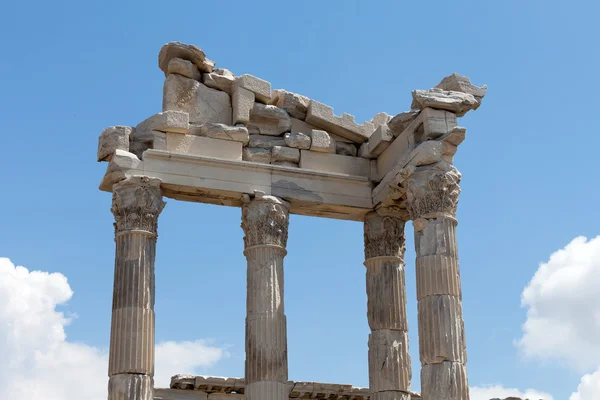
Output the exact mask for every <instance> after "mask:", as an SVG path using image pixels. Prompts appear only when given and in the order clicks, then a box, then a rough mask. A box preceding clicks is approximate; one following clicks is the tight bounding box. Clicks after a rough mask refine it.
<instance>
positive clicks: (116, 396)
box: [108, 374, 154, 400]
mask: <svg viewBox="0 0 600 400" xmlns="http://www.w3.org/2000/svg"><path fill="white" fill-rule="evenodd" d="M153 398H154V379H153V378H152V377H151V376H148V375H133V374H119V375H113V376H111V377H110V378H109V380H108V400H153Z"/></svg>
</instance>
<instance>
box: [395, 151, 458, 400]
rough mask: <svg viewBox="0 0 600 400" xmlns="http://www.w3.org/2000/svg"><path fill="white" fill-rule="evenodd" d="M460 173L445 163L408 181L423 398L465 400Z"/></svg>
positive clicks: (423, 171)
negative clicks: (459, 247) (458, 239)
mask: <svg viewBox="0 0 600 400" xmlns="http://www.w3.org/2000/svg"><path fill="white" fill-rule="evenodd" d="M459 183H460V173H459V172H458V171H457V170H456V168H454V167H453V166H451V165H449V164H445V163H442V164H439V165H437V166H435V167H431V168H421V169H419V170H418V171H415V172H414V173H413V174H412V176H411V177H410V178H409V180H408V182H407V198H408V201H407V207H408V211H409V213H410V216H411V219H412V220H413V226H414V233H415V248H416V253H417V262H416V264H417V265H416V271H417V273H416V278H417V300H418V321H419V354H420V358H421V396H422V398H423V400H468V399H469V386H468V381H467V369H466V362H467V353H466V344H465V333H464V323H463V315H462V294H461V286H460V271H459V266H458V251H457V244H456V225H457V221H456V219H455V216H456V206H457V204H458V195H459V193H460V187H459Z"/></svg>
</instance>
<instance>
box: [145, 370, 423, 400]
mask: <svg viewBox="0 0 600 400" xmlns="http://www.w3.org/2000/svg"><path fill="white" fill-rule="evenodd" d="M245 386H246V385H245V383H244V379H243V378H221V377H207V376H194V375H175V376H173V377H172V378H171V388H170V389H157V390H156V394H155V399H157V400H158V399H161V400H179V399H187V397H184V396H185V395H191V393H196V394H197V395H198V397H197V398H198V399H200V398H204V399H207V398H209V399H210V398H211V395H213V397H212V398H214V399H216V398H219V399H222V400H228V399H231V400H233V399H243V395H244V391H245V390H244V389H245ZM285 386H286V391H287V393H288V395H289V398H290V399H330V400H334V399H335V400H368V399H369V397H370V391H369V388H357V387H353V386H352V385H341V384H336V383H319V382H293V381H288V382H287V383H286V385H285ZM224 395H230V396H231V397H230V398H228V397H225V396H224ZM411 396H412V399H411V400H420V399H421V396H419V394H418V393H411ZM189 398H190V399H193V398H195V397H189Z"/></svg>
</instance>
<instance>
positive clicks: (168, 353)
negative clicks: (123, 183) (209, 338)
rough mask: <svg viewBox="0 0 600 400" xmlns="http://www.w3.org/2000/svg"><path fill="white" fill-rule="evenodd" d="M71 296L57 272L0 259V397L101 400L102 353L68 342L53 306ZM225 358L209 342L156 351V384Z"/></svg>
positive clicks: (66, 320) (103, 395) (65, 320)
mask: <svg viewBox="0 0 600 400" xmlns="http://www.w3.org/2000/svg"><path fill="white" fill-rule="evenodd" d="M72 296H73V291H72V290H71V287H70V286H69V283H68V282H67V278H66V277H65V276H64V275H62V274H59V273H53V274H49V273H46V272H40V271H29V270H27V269H26V268H24V267H19V266H15V265H14V264H13V263H12V262H11V261H10V260H9V259H8V258H0V304H2V306H1V307H0V360H2V361H1V362H0V398H9V399H14V400H25V399H27V400H75V399H77V400H78V399H89V400H106V388H107V379H108V378H107V377H106V375H107V365H108V356H107V354H106V351H105V350H103V349H98V348H96V347H92V346H88V345H85V344H80V343H73V342H69V341H68V340H67V336H66V334H65V326H66V325H68V324H69V323H70V322H71V319H70V318H68V317H66V316H65V315H64V313H62V312H60V311H57V309H56V307H57V306H59V305H63V304H65V303H66V302H67V301H68V300H69V299H71V297H72ZM224 356H226V354H225V353H224V352H223V351H222V350H221V349H219V348H217V347H214V346H211V345H210V342H205V341H201V340H198V341H193V342H179V343H177V342H165V343H161V344H158V345H157V347H156V367H157V369H156V376H155V381H156V386H157V387H159V386H163V387H165V386H166V387H168V384H169V380H170V376H171V375H172V374H174V373H193V372H194V370H195V368H197V367H206V366H210V365H212V364H214V363H215V362H217V361H218V360H219V359H221V358H222V357H224Z"/></svg>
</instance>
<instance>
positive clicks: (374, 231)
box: [364, 207, 406, 259]
mask: <svg viewBox="0 0 600 400" xmlns="http://www.w3.org/2000/svg"><path fill="white" fill-rule="evenodd" d="M404 214H405V213H402V212H401V210H400V208H398V209H397V210H396V209H395V208H392V207H382V208H380V209H378V210H377V211H375V212H370V213H368V214H367V215H366V217H365V224H364V231H365V259H369V258H373V257H382V256H389V257H404V250H405V247H404V241H405V237H404V225H405V223H406V219H405V218H403V216H404Z"/></svg>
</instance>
